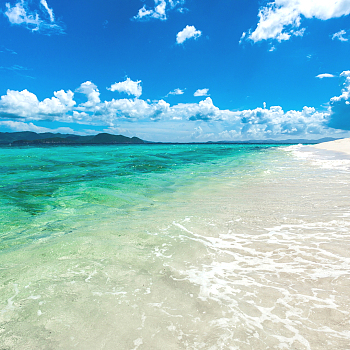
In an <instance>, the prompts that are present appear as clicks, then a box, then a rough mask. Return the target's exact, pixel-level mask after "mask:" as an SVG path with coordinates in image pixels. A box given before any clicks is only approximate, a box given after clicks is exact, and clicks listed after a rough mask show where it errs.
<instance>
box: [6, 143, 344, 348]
mask: <svg viewBox="0 0 350 350" xmlns="http://www.w3.org/2000/svg"><path fill="white" fill-rule="evenodd" d="M0 176H1V177H0V224H1V228H0V349H1V350H18V349H21V350H32V349H33V350H34V349H35V350H39V349H42V350H57V349H63V350H70V349H78V350H100V349H101V350H114V349H116V350H124V349H127V350H137V349H138V350H155V349H167V350H170V349H174V350H175V349H193V350H197V349H205V350H207V349H209V350H219V349H235V350H245V349H247V350H248V349H249V350H251V349H254V350H255V349H256V350H261V349H312V350H316V349H320V350H321V349H322V350H324V349H332V350H337V349H339V350H340V349H342V350H345V349H350V313H349V310H350V306H349V301H350V299H349V291H350V253H349V252H350V191H349V184H350V159H346V158H344V159H339V158H337V156H335V155H334V154H331V153H326V152H322V151H313V150H312V149H311V148H307V147H306V146H301V145H299V146H287V145H282V146H281V145H215V144H207V145H160V144H159V145H151V144H146V145H129V146H128V145H115V146H114V145H108V146H80V147H79V146H57V147H18V148H16V147H4V148H0Z"/></svg>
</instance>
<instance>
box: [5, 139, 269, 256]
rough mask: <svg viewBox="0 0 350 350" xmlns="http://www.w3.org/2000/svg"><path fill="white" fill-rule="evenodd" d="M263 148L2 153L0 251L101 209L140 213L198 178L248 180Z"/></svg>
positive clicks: (111, 148)
mask: <svg viewBox="0 0 350 350" xmlns="http://www.w3.org/2000/svg"><path fill="white" fill-rule="evenodd" d="M269 148H271V146H268V147H266V146H254V145H253V146H251V145H247V146H235V145H233V146H227V145H223V146H220V145H212V146H205V145H170V146H162V145H152V146H145V145H142V146H102V147H101V146H100V147H96V146H92V147H50V148H2V149H0V159H1V164H2V165H1V167H0V176H1V185H0V186H1V193H0V208H1V209H0V213H1V214H0V220H1V222H2V225H3V228H2V232H1V246H0V247H1V249H6V248H10V247H13V246H15V245H22V244H27V243H29V242H30V241H31V240H36V239H39V238H42V237H48V236H50V235H52V234H55V233H62V234H63V233H69V232H71V231H72V229H74V227H76V226H77V225H78V223H79V222H80V223H86V222H87V221H92V223H91V225H93V222H94V218H93V216H98V215H104V213H105V212H106V211H112V214H111V215H113V217H117V216H118V215H125V214H127V213H128V212H130V211H135V210H136V211H137V210H144V209H147V208H148V207H149V206H151V205H154V201H171V195H172V193H174V192H183V191H187V190H190V191H191V187H193V186H201V183H205V182H206V181H219V180H220V179H225V178H228V177H234V176H235V177H239V176H245V175H249V174H250V175H251V174H252V173H255V172H256V171H259V164H258V163H257V162H256V159H257V158H258V157H260V156H261V155H262V154H263V153H264V152H265V153H266V151H267V150H268V149H269ZM259 161H260V162H261V158H259ZM254 162H255V163H254ZM261 166H262V165H260V167H261ZM204 186H205V185H204ZM73 218H74V219H73ZM72 219H73V220H74V222H71V221H72ZM113 220H114V218H113ZM115 220H117V219H115Z"/></svg>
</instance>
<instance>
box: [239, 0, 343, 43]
mask: <svg viewBox="0 0 350 350" xmlns="http://www.w3.org/2000/svg"><path fill="white" fill-rule="evenodd" d="M349 13H350V1H349V0H322V1H315V0H275V1H273V2H269V3H267V4H266V5H265V6H262V7H261V8H260V9H259V13H258V17H259V22H258V25H257V27H256V29H255V30H254V31H252V30H250V31H249V35H244V37H246V38H247V39H249V40H251V41H253V42H258V41H262V40H268V39H274V40H277V41H279V42H281V41H284V40H289V39H290V38H291V37H292V36H302V35H303V34H304V30H305V29H304V28H301V29H300V26H301V22H302V20H303V19H304V18H316V19H320V20H328V19H331V18H337V17H341V16H346V15H348V14H349ZM244 37H243V38H244ZM241 40H242V38H241Z"/></svg>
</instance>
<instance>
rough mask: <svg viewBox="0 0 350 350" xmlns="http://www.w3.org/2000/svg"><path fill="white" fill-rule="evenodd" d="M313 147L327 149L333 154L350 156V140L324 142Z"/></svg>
mask: <svg viewBox="0 0 350 350" xmlns="http://www.w3.org/2000/svg"><path fill="white" fill-rule="evenodd" d="M312 147H314V148H318V149H325V150H328V151H333V152H341V153H346V154H348V155H350V138H346V139H339V140H336V141H330V142H323V143H319V144H317V145H313V146H312Z"/></svg>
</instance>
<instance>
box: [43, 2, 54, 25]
mask: <svg viewBox="0 0 350 350" xmlns="http://www.w3.org/2000/svg"><path fill="white" fill-rule="evenodd" d="M40 3H41V5H43V6H44V8H45V10H46V11H47V13H48V14H49V16H50V21H51V22H55V15H54V14H53V10H52V9H50V8H49V5H48V4H47V2H46V0H40Z"/></svg>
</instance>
